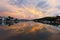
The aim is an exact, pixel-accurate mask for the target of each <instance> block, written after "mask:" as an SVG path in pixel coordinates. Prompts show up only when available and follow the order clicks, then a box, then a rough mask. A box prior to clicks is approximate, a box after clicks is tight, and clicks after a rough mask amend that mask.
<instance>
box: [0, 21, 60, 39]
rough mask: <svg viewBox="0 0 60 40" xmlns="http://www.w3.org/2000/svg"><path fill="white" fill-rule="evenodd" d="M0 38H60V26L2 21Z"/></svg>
mask: <svg viewBox="0 0 60 40" xmlns="http://www.w3.org/2000/svg"><path fill="white" fill-rule="evenodd" d="M0 40H60V27H59V26H53V25H48V24H43V23H36V22H32V21H30V22H20V23H12V24H10V25H9V24H5V23H2V24H0Z"/></svg>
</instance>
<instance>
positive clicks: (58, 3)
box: [0, 0, 60, 19]
mask: <svg viewBox="0 0 60 40" xmlns="http://www.w3.org/2000/svg"><path fill="white" fill-rule="evenodd" d="M56 15H60V0H0V16H12V17H15V18H20V19H34V18H41V17H46V16H56Z"/></svg>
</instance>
